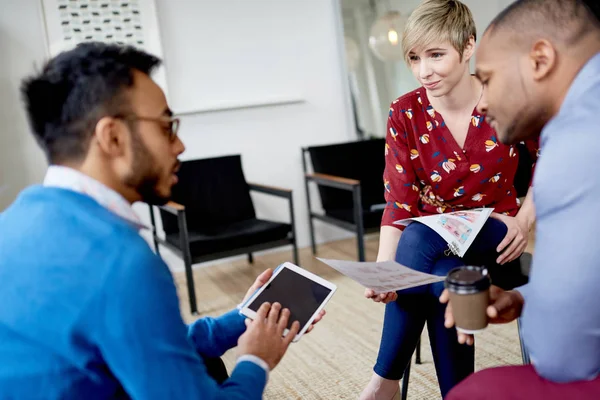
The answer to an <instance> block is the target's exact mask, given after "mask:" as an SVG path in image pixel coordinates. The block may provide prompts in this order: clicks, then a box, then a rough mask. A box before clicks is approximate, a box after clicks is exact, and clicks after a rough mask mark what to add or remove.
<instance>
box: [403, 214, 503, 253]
mask: <svg viewBox="0 0 600 400" xmlns="http://www.w3.org/2000/svg"><path fill="white" fill-rule="evenodd" d="M492 211H494V209H493V208H474V209H471V210H464V211H455V212H451V213H445V214H436V215H428V216H425V217H415V218H407V219H403V220H400V221H396V222H394V224H396V225H408V224H410V223H413V222H420V223H422V224H425V225H427V226H428V227H430V228H431V229H433V230H434V231H436V232H437V233H438V234H439V235H440V236H441V237H442V238H443V239H444V240H445V241H446V242H447V243H448V248H449V249H450V251H451V252H452V253H454V254H456V255H457V256H459V257H464V255H465V253H466V252H467V250H468V249H469V246H471V244H472V243H473V241H474V240H475V237H476V236H477V234H478V233H479V231H480V230H481V228H482V227H483V224H485V221H487V219H488V218H489V217H490V215H491V214H492Z"/></svg>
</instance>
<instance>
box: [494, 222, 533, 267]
mask: <svg viewBox="0 0 600 400" xmlns="http://www.w3.org/2000/svg"><path fill="white" fill-rule="evenodd" d="M491 217H492V218H495V219H497V220H499V221H502V222H503V223H504V224H505V225H506V228H507V232H506V236H505V237H504V239H503V240H502V242H500V244H499V245H498V247H497V248H496V251H497V252H498V253H501V254H500V256H498V258H497V259H496V262H497V263H498V264H500V265H502V264H506V263H507V262H510V261H513V260H516V259H517V258H518V257H519V256H520V255H521V254H523V252H524V251H525V248H526V247H527V242H528V241H529V226H528V225H529V224H528V223H527V221H524V220H523V219H522V218H519V216H518V215H517V216H516V217H510V216H508V215H504V214H497V213H492V215H491Z"/></svg>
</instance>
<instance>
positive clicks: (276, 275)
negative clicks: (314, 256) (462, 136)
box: [240, 262, 337, 342]
mask: <svg viewBox="0 0 600 400" xmlns="http://www.w3.org/2000/svg"><path fill="white" fill-rule="evenodd" d="M336 290H337V286H336V285H334V284H333V283H331V282H328V281H326V280H325V279H323V278H321V277H319V276H317V275H315V274H313V273H312V272H309V271H307V270H305V269H303V268H300V267H298V266H296V265H294V264H292V263H289V262H286V263H284V264H281V265H280V266H279V267H278V268H277V269H276V270H275V271H274V272H273V276H272V277H271V279H270V280H269V281H268V282H267V283H266V284H265V285H264V286H263V287H261V288H260V289H258V290H257V291H256V292H254V294H253V295H252V296H250V298H249V299H248V300H247V301H246V302H245V303H244V304H242V305H241V308H240V314H242V315H245V316H246V317H248V318H250V319H255V318H256V312H257V311H258V309H259V308H260V306H261V304H263V303H265V302H269V303H271V304H273V303H275V302H278V303H279V304H281V306H282V309H283V308H288V309H289V310H290V319H289V322H288V326H287V329H286V330H285V331H284V335H287V333H288V332H289V328H290V327H291V326H292V323H293V322H294V321H298V322H300V331H299V332H298V334H297V335H296V337H295V338H294V342H297V341H298V340H300V338H301V337H302V335H303V334H304V333H305V332H306V330H307V329H308V327H309V326H310V325H311V323H312V321H313V320H314V319H315V317H316V316H317V314H318V313H319V312H320V311H321V310H322V309H323V307H325V304H327V302H328V301H329V299H331V296H333V294H334V293H335V291H336Z"/></svg>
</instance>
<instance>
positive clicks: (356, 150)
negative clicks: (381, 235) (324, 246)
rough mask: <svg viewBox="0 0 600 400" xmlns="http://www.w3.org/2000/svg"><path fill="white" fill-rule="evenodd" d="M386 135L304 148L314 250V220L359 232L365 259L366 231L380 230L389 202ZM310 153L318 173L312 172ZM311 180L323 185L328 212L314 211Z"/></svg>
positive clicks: (323, 202)
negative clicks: (386, 195) (385, 177)
mask: <svg viewBox="0 0 600 400" xmlns="http://www.w3.org/2000/svg"><path fill="white" fill-rule="evenodd" d="M384 149H385V139H370V140H364V141H357V142H349V143H340V144H333V145H327V146H314V147H307V148H303V149H302V165H303V168H304V176H305V178H304V180H305V186H306V201H307V203H308V215H309V217H308V220H309V227H310V239H311V244H312V251H313V254H316V252H317V248H316V244H315V232H314V220H315V219H318V220H320V221H323V222H327V223H330V224H333V225H335V226H338V227H340V228H343V229H346V230H349V231H352V232H355V233H356V238H357V242H358V243H357V247H358V259H359V261H364V260H365V245H364V235H365V233H371V232H378V231H379V227H380V225H381V217H382V215H383V206H384V205H385V198H384V188H383V170H384V169H385V158H384V155H383V153H384ZM307 156H309V157H310V160H311V162H312V170H313V171H314V173H309V172H308V167H307V160H306V159H307ZM309 182H315V183H316V184H317V187H318V189H319V195H320V197H321V205H322V207H323V210H324V214H319V213H315V212H313V211H312V207H311V199H310V191H309Z"/></svg>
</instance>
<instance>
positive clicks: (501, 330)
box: [175, 236, 521, 400]
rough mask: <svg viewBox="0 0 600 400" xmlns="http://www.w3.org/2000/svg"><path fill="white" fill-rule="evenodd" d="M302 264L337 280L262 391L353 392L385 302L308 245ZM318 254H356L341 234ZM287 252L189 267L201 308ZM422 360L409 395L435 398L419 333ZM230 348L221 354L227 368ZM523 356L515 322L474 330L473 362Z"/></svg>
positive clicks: (217, 306)
mask: <svg viewBox="0 0 600 400" xmlns="http://www.w3.org/2000/svg"><path fill="white" fill-rule="evenodd" d="M376 250H377V237H376V236H375V237H372V238H370V239H368V240H367V259H368V260H373V259H374V258H375V253H376ZM300 256H301V264H302V266H303V267H304V268H306V269H308V270H310V271H312V272H315V273H317V274H318V275H320V276H322V277H323V278H325V279H328V280H331V281H332V282H334V283H336V284H337V285H338V291H337V293H336V294H335V295H334V297H333V298H332V300H331V302H330V303H329V304H328V306H327V316H326V318H325V319H324V320H323V321H322V322H321V323H319V324H318V326H317V327H316V329H315V330H314V331H313V332H312V333H311V334H309V335H308V336H305V337H304V338H302V340H300V341H299V342H298V343H295V344H292V345H291V347H290V349H289V351H288V352H287V354H286V355H285V357H284V359H283V361H282V362H281V363H280V364H279V366H278V367H277V368H276V369H275V370H274V371H273V372H272V373H271V376H270V380H269V384H268V387H267V390H266V392H265V398H266V399H273V400H274V399H356V398H358V395H359V393H360V392H361V390H362V388H363V387H364V386H365V385H366V383H367V382H368V380H369V378H370V376H371V373H372V367H373V363H374V362H375V358H376V356H377V349H378V345H379V339H380V334H381V327H382V319H383V311H384V306H383V305H381V304H375V303H373V302H371V301H368V300H366V299H364V298H363V297H362V294H363V289H362V287H361V286H360V285H358V284H356V283H354V281H352V280H350V279H348V278H346V277H344V276H343V275H340V274H339V273H338V272H336V271H335V270H333V269H331V268H329V267H327V266H326V265H324V264H321V263H320V262H319V261H318V260H315V259H314V257H313V256H312V254H311V252H310V250H309V249H303V250H301V253H300ZM319 256H322V257H326V258H340V259H348V260H352V259H356V248H355V241H353V240H344V241H340V242H334V243H330V244H327V245H323V246H320V247H319ZM289 260H291V252H290V251H283V252H279V253H272V254H266V255H261V256H258V257H255V263H254V265H248V263H247V262H246V261H245V260H241V261H236V262H233V263H227V264H221V265H215V266H211V267H208V268H201V269H197V270H195V281H196V293H197V297H198V306H199V309H200V313H201V314H202V315H210V316H216V315H219V314H221V313H223V312H225V311H228V310H230V309H232V308H233V307H235V305H236V304H238V303H239V302H240V300H241V299H242V298H243V296H244V294H245V293H246V290H247V289H248V287H249V286H250V285H251V284H252V282H253V281H254V279H255V277H256V276H257V275H258V274H259V273H260V272H262V271H263V270H265V269H266V268H269V267H271V268H273V267H276V266H277V265H279V264H280V263H282V262H284V261H289ZM175 279H176V282H177V286H178V290H179V294H180V299H181V308H182V313H183V317H184V319H185V320H186V321H187V322H190V321H192V320H193V317H192V316H191V315H190V313H189V305H188V303H187V292H186V289H185V279H184V275H183V273H178V274H176V276H175ZM422 346H423V347H422V349H423V351H422V359H423V364H422V365H414V364H413V367H412V370H411V375H410V385H409V393H408V398H409V399H423V400H431V399H437V398H440V394H439V389H438V387H437V380H436V376H435V370H434V368H433V362H432V357H431V352H430V350H429V340H428V337H427V333H426V332H424V334H423V338H422ZM234 352H235V350H232V351H230V352H228V353H227V354H226V355H225V363H226V364H227V366H228V368H229V369H230V370H231V367H232V366H233V365H234V362H235V353H234ZM520 363H521V356H520V350H519V341H518V335H517V329H516V325H515V324H509V325H502V326H493V327H490V328H488V329H487V330H486V331H485V332H484V333H483V334H481V335H480V336H478V340H477V344H476V369H481V368H485V367H492V366H498V365H507V364H520Z"/></svg>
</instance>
